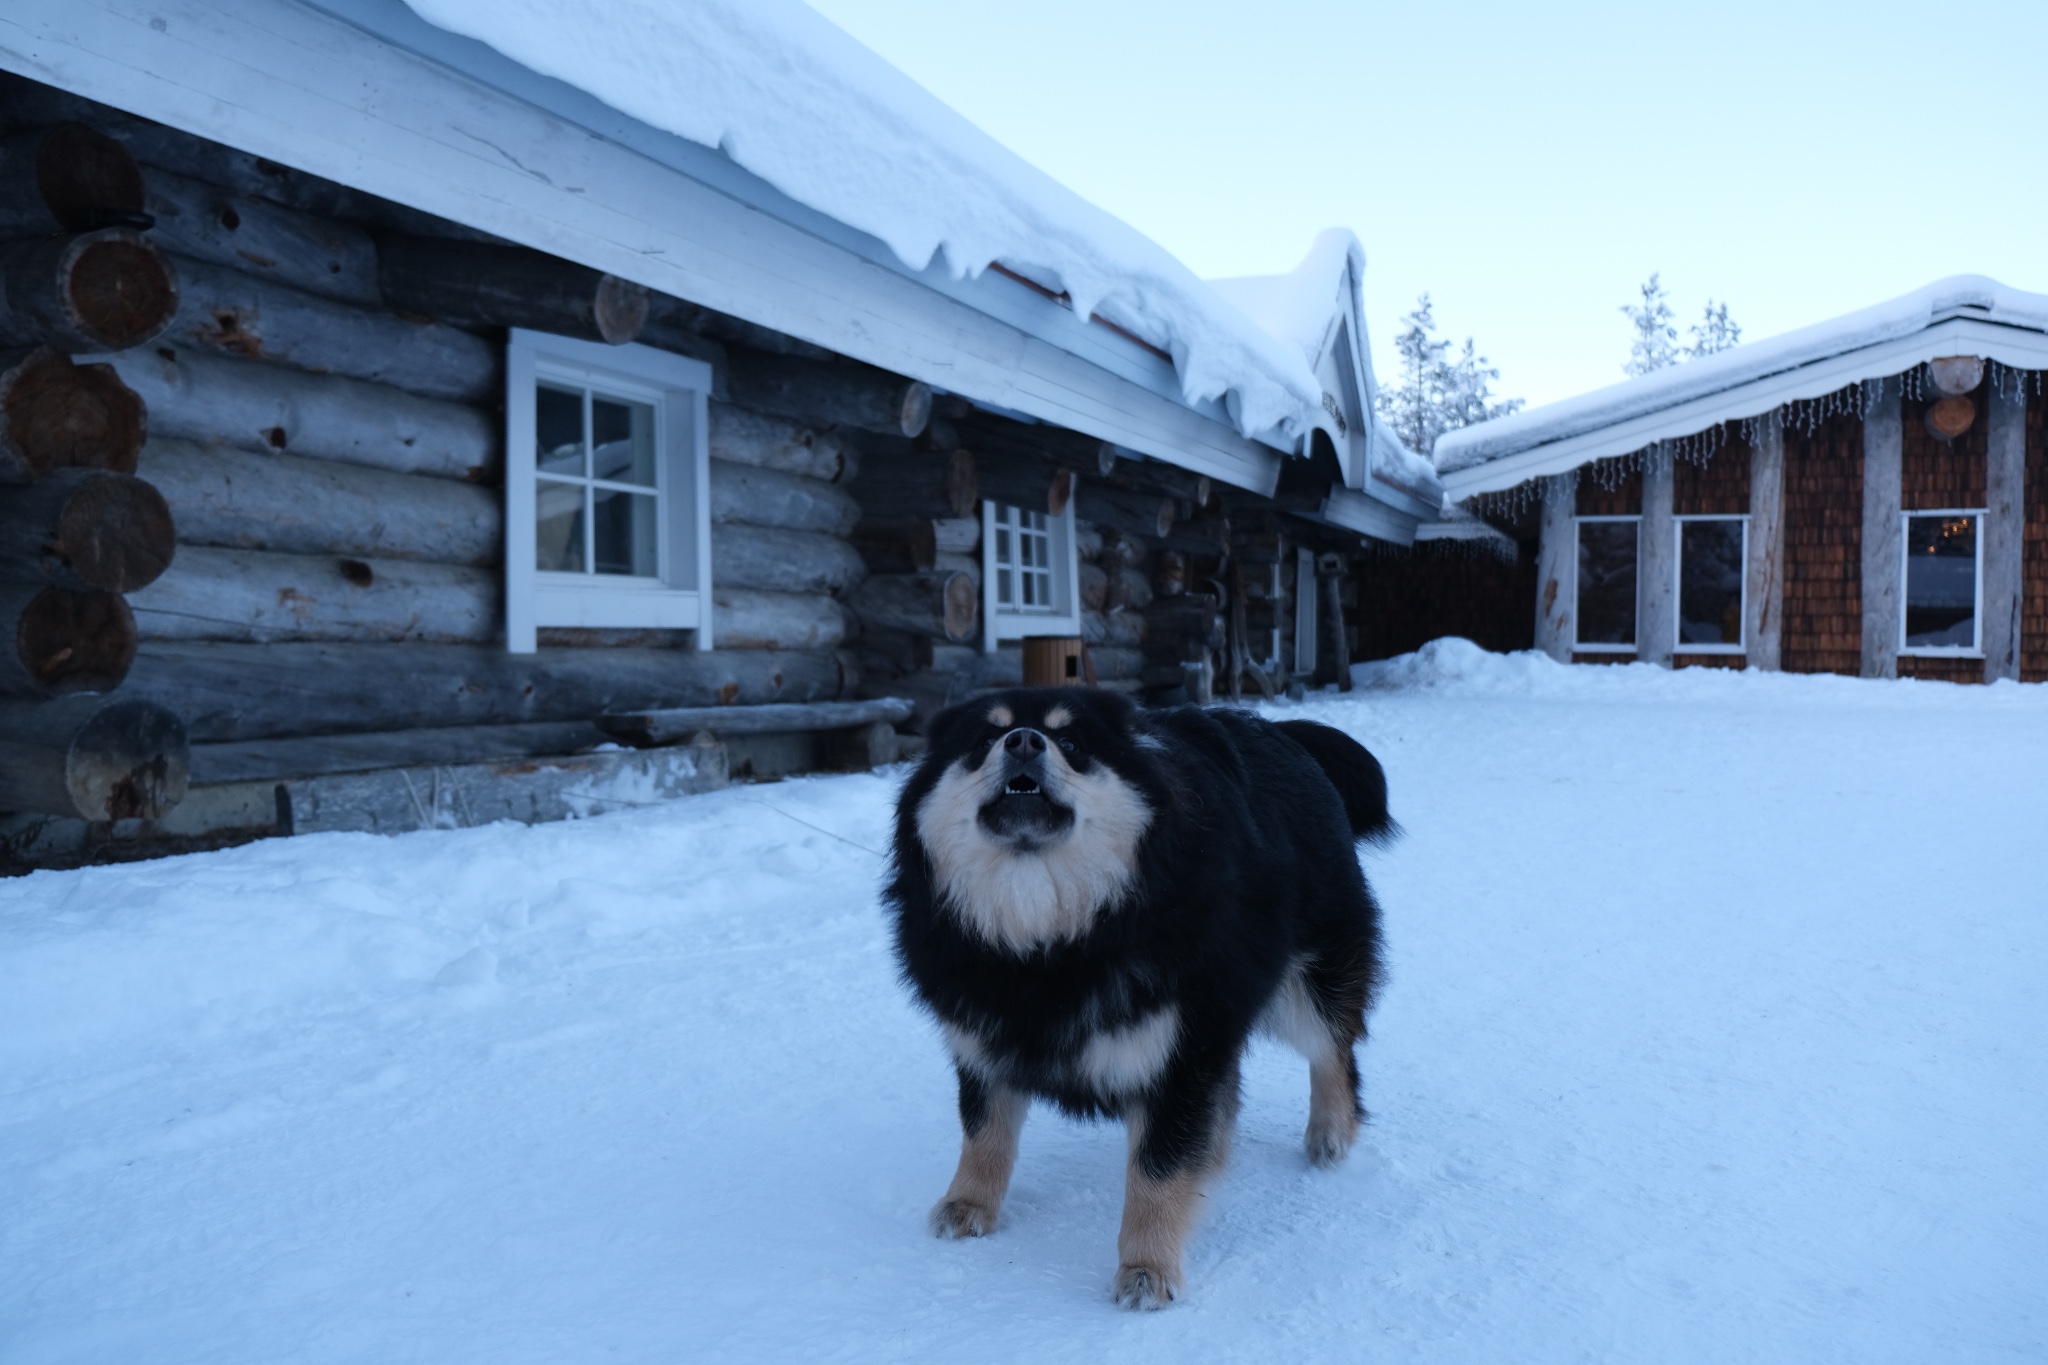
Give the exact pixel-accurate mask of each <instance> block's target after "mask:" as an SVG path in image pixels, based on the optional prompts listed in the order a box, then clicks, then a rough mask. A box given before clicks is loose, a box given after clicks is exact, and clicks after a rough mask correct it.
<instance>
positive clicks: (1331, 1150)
mask: <svg viewBox="0 0 2048 1365" xmlns="http://www.w3.org/2000/svg"><path fill="white" fill-rule="evenodd" d="M1357 1138H1358V1120H1356V1119H1352V1120H1351V1121H1350V1122H1348V1123H1346V1122H1338V1123H1311V1124H1310V1125H1309V1126H1308V1136H1307V1137H1306V1138H1305V1139H1304V1140H1303V1144H1302V1145H1303V1146H1305V1147H1306V1148H1307V1149H1308V1162H1309V1165H1311V1166H1321V1167H1323V1168H1324V1169H1325V1170H1327V1169H1328V1168H1330V1167H1332V1166H1335V1165H1336V1164H1337V1163H1338V1162H1340V1161H1342V1160H1343V1159H1344V1158H1345V1157H1346V1156H1349V1155H1350V1153H1351V1144H1352V1143H1353V1142H1354V1141H1356V1140H1357Z"/></svg>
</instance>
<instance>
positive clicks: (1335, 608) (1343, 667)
mask: <svg viewBox="0 0 2048 1365" xmlns="http://www.w3.org/2000/svg"><path fill="white" fill-rule="evenodd" d="M1316 570H1317V573H1318V575H1319V576H1320V577H1321V579H1322V587H1323V619H1324V622H1325V626H1324V628H1325V629H1326V630H1327V631H1328V632H1329V637H1330V663H1331V666H1332V667H1334V668H1335V669H1336V670H1337V690H1338V691H1339V692H1349V691H1350V690H1351V633H1350V632H1349V631H1347V630H1346V629H1345V628H1344V556H1342V555H1338V554H1326V555H1323V556H1321V557H1320V558H1319V559H1317V561H1316Z"/></svg>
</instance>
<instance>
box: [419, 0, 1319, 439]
mask: <svg viewBox="0 0 2048 1365" xmlns="http://www.w3.org/2000/svg"><path fill="white" fill-rule="evenodd" d="M406 3H407V4H408V5H409V6H411V8H412V9H413V10H414V11H415V12H416V13H418V14H419V15H420V17H421V18H423V19H425V20H427V21H428V22H429V23H432V24H434V25H436V26H438V27H440V28H444V29H447V30H448V31H450V32H452V33H459V34H462V35H464V36H466V37H470V38H475V39H478V40H479V41H481V42H484V43H486V44H488V45H489V46H491V47H493V48H495V49H497V50H498V51H499V52H501V53H503V54H504V55H505V56H507V57H509V58H511V59H512V60H513V61H516V62H518V63H520V64H521V65H522V66H525V67H527V68H529V69H531V70H533V71H537V72H540V73H541V74H543V75H547V76H552V77H555V78H556V79H558V80H562V81H565V82H567V83H568V84H570V85H573V86H576V87H577V88H578V89H580V90H583V91H585V92H586V93H588V94H590V95H593V96H595V97H596V98H598V99H601V100H603V101H604V102H605V103H607V104H609V105H611V106H612V107H613V108H615V109H617V110H619V111H620V112H622V113H624V114H627V115H630V116H631V117H633V118H636V119H639V120H640V121H642V122H643V123H646V124H649V125H650V126H652V127H656V128H660V129H663V130H664V131H667V132H670V133H674V134H676V135H677V136H679V137H684V138H688V139H689V140H690V141H692V142H697V143H701V144H703V145H704V146H707V147H715V148H718V149H719V150H721V151H723V152H724V153H725V154H726V155H727V156H729V157H731V158H732V159H733V160H734V161H735V162H737V163H738V164H739V165H741V166H743V167H745V168H746V169H747V170H749V171H751V172H752V173H753V174H755V175H758V176H760V177H761V178H762V179H763V180H766V181H767V182H768V183H769V184H771V185H773V186H775V187H776V188H777V189H778V190H780V191H782V192H783V193H784V194H787V195H788V196H789V197H790V198H792V199H795V200H796V201H797V202H799V203H801V204H804V205H807V206H808V207H810V208H813V209H816V210H818V211H819V212H821V213H825V214H827V215H829V216H830V217H832V218H835V219H837V220H838V221H840V222H842V223H845V224H847V225H848V226H850V227H854V228H858V229H860V230H861V231H863V232H866V233H869V234H871V235H872V236H874V237H876V238H878V239H880V240H881V241H882V242H884V243H886V244H887V245H888V247H889V249H890V250H891V251H893V252H894V253H895V254H896V256H897V258H898V259H900V260H901V261H902V262H903V263H904V264H905V265H907V266H909V267H910V268H911V269H913V270H920V271H921V270H924V269H926V268H927V267H928V266H931V265H932V264H934V263H935V262H939V261H943V265H944V268H945V269H947V270H949V271H951V272H952V273H953V275H954V276H955V277H959V276H967V275H979V274H980V273H981V272H982V271H983V270H985V269H987V268H988V266H989V265H991V264H992V263H995V262H1001V263H1002V264H1003V265H1004V266H1006V267H1008V268H1009V269H1011V270H1014V271H1016V272H1017V273H1019V274H1022V275H1024V276H1026V277H1028V278H1030V279H1032V280H1033V281H1035V282H1037V283H1039V284H1042V285H1044V286H1046V287H1047V288H1049V289H1051V290H1053V291H1054V292H1056V293H1057V292H1062V291H1063V292H1065V293H1066V294H1067V295H1069V296H1070V297H1071V299H1072V301H1073V307H1074V311H1075V313H1076V314H1078V315H1079V316H1081V317H1088V316H1090V315H1091V314H1097V315H1100V316H1101V317H1102V318H1104V319H1105V320H1106V321H1110V322H1114V323H1115V324H1117V325H1118V326H1120V327H1123V328H1125V329H1126V330H1128V331H1130V332H1132V333H1134V334H1136V335H1137V336H1139V337H1142V338H1144V339H1145V340H1146V341H1149V342H1151V343H1153V344H1154V345H1157V346H1159V347H1161V348H1162V349H1164V350H1166V351H1167V352H1168V353H1169V354H1171V355H1172V357H1173V363H1174V368H1175V371H1176V373H1177V374H1178V377H1179V379H1180V385H1181V391H1182V395H1183V397H1185V398H1186V399H1187V400H1188V401H1189V402H1190V403H1199V402H1205V401H1208V400H1211V399H1222V400H1224V401H1225V403H1226V404H1227V406H1228V408H1229V409H1230V412H1231V415H1232V417H1233V419H1234V420H1235V421H1236V423H1237V425H1238V429H1239V431H1240V432H1241V433H1242V434H1243V435H1246V436H1256V435H1261V434H1272V433H1276V432H1277V433H1278V434H1280V435H1281V436H1282V437H1284V438H1285V440H1286V441H1287V442H1289V443H1291V442H1292V441H1293V440H1295V439H1297V438H1298V437H1299V436H1300V435H1301V434H1302V433H1303V432H1304V431H1306V430H1307V427H1308V425H1309V423H1310V422H1311V421H1312V420H1313V414H1314V413H1315V411H1316V409H1317V406H1318V402H1319V399H1320V389H1319V387H1318V386H1317V384H1316V383H1315V380H1314V378H1313V376H1312V375H1311V374H1310V373H1309V371H1308V368H1307V366H1306V365H1305V364H1304V363H1303V362H1302V361H1301V359H1300V357H1299V356H1298V355H1296V354H1295V353H1294V352H1293V351H1292V350H1291V349H1289V348H1287V347H1284V346H1281V345H1279V344H1278V343H1276V342H1275V341H1274V340H1273V338H1271V337H1270V336H1268V335H1267V334H1266V333H1265V332H1263V331H1261V330H1260V329H1259V328H1258V327H1256V326H1253V325H1252V324H1251V323H1250V322H1249V321H1247V320H1246V319H1245V318H1244V317H1243V316H1242V315H1241V314H1239V313H1238V312H1237V310H1236V309H1234V308H1232V307H1231V306H1230V305H1229V304H1228V303H1227V302H1225V301H1224V300H1223V299H1221V298H1220V297H1218V296H1217V295H1216V294H1215V293H1214V292H1213V291H1212V290H1210V289H1208V288H1207V287H1206V286H1205V285H1203V284H1202V282H1201V281H1200V280H1198V279H1196V278H1195V276H1194V274H1193V273H1192V272H1191V271H1189V270H1188V268H1187V267H1186V266H1184V265H1182V264H1181V263H1180V262H1179V261H1178V260H1176V259H1175V258H1174V257H1173V256H1172V255H1170V254H1168V253H1167V252H1166V251H1165V250H1164V249H1163V248H1161V247H1160V246H1159V245H1158V244H1157V243H1155V242H1153V241H1151V240H1150V239H1149V238H1147V237H1145V236H1144V235H1143V234H1141V233H1139V232H1137V231H1136V230H1134V229H1132V228H1131V227H1130V226H1129V225H1127V224H1125V223H1123V222H1122V221H1120V220H1118V219H1117V218H1115V217H1112V216H1111V215H1110V214H1108V213H1105V212H1103V211H1102V210H1101V209H1099V208H1096V207H1095V206H1094V205H1093V204H1090V203H1088V202H1087V201H1086V200H1084V199H1082V198H1081V197H1080V196H1079V195H1077V194H1074V193H1073V192H1072V191H1070V190H1068V189H1067V188H1066V187H1064V186H1063V185H1061V184H1059V183H1058V182H1057V181H1055V180H1054V179H1053V178H1052V177H1051V176H1048V175H1046V174H1045V173H1044V172H1042V171H1040V170H1038V169H1037V168H1036V167H1034V166H1032V165H1030V164H1029V163H1028V162H1026V161H1025V160H1024V159H1023V158H1022V157H1019V156H1017V155H1016V154H1015V153H1013V152H1011V151H1010V150H1009V149H1007V148H1005V147H1004V146H1002V144H1000V143H998V142H997V141H996V140H995V139H994V138H991V137H990V136H988V135H987V134H986V133H984V132H982V131H981V130H980V129H979V128H976V127H975V126H974V125H973V124H972V123H970V122H968V121H967V119H965V118H963V117H962V116H961V115H960V114H958V113H956V112H955V111H954V110H952V109H951V108H949V107H948V106H947V105H945V104H944V103H942V102H941V101H940V100H939V99H937V98H936V97H935V96H933V95H932V94H931V93H930V92H928V91H926V90H925V89H924V88H923V87H922V86H920V85H918V84H917V83H916V82H915V81H913V80H911V79H910V78H909V77H908V76H905V75H904V74H903V73H902V72H900V71H898V70H896V68H894V67H892V66H890V65H889V64H888V63H887V62H885V61H883V60H882V59H881V58H880V57H879V56H877V55H875V53H873V52H871V51H869V50H868V49H867V48H865V47H863V46H861V44H859V43H858V42H856V41H855V40H854V39H853V38H852V37H850V36H848V35H847V34H846V33H845V32H843V31H841V30H840V29H838V28H836V27H835V26H833V25H832V24H831V23H830V22H829V21H827V20H826V19H824V18H823V17H822V16H820V15H819V14H817V13H815V12H814V11H812V10H810V9H808V8H806V7H805V6H803V5H802V4H799V3H797V0H693V3H690V4H680V5H679V4H669V3H662V0H490V3H483V0H406Z"/></svg>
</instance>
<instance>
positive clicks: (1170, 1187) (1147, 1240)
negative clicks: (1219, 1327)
mask: <svg viewBox="0 0 2048 1365" xmlns="http://www.w3.org/2000/svg"><path fill="white" fill-rule="evenodd" d="M1237 1108H1238V1082H1237V1076H1236V1074H1235V1069H1234V1068H1233V1073H1232V1075H1231V1076H1230V1078H1229V1080H1228V1081H1227V1082H1226V1083H1225V1084H1224V1086H1223V1088H1222V1091H1221V1093H1220V1094H1219V1095H1218V1096H1217V1102H1216V1123H1215V1127H1214V1128H1213V1129H1212V1130H1211V1131H1210V1135H1209V1149H1208V1151H1207V1152H1206V1153H1204V1155H1203V1157H1202V1159H1201V1160H1200V1161H1198V1162H1196V1163H1193V1164H1192V1165H1189V1166H1187V1167H1185V1168H1183V1169H1182V1170H1179V1171H1176V1172H1174V1173H1173V1174H1172V1175H1170V1176H1168V1177H1167V1178H1166V1179H1164V1180H1155V1179H1153V1178H1152V1177H1151V1176H1149V1175H1147V1174H1146V1173H1145V1168H1144V1166H1143V1165H1141V1164H1140V1163H1139V1161H1138V1148H1139V1145H1140V1144H1141V1143H1142V1142H1143V1141H1144V1138H1145V1116H1144V1113H1143V1111H1141V1110H1137V1109H1133V1111H1132V1112H1131V1114H1130V1118H1129V1124H1130V1158H1129V1163H1128V1165H1127V1166H1126V1167H1125V1170H1124V1218H1123V1225H1122V1226H1121V1227H1120V1228H1118V1230H1117V1236H1116V1259H1117V1267H1116V1283H1115V1286H1114V1292H1115V1295H1116V1301H1117V1303H1118V1304H1120V1305H1121V1306H1123V1307H1125V1308H1135V1309H1153V1308H1164V1307H1166V1306H1167V1305H1168V1304H1170V1303H1172V1302H1173V1301H1174V1300H1175V1299H1176V1298H1179V1297H1180V1294H1181V1291H1182V1289H1184V1288H1185V1287H1186V1280H1185V1278H1184V1277H1183V1276H1182V1274H1181V1268H1180V1259H1181V1251H1182V1249H1183V1248H1185V1247H1186V1246H1187V1241H1188V1233H1189V1231H1190V1230H1191V1229H1192V1228H1193V1227H1194V1225H1195V1212H1196V1210H1197V1209H1198V1208H1200V1206H1201V1198H1202V1185H1203V1183H1204V1182H1205V1181H1207V1180H1208V1178H1209V1177H1210V1176H1212V1175H1214V1174H1216V1172H1218V1171H1219V1170H1221V1169H1223V1163H1224V1162H1225V1160H1227V1159H1228V1158H1229V1155H1230V1139H1231V1135H1232V1134H1233V1132H1234V1131H1235V1130H1236V1127H1237Z"/></svg>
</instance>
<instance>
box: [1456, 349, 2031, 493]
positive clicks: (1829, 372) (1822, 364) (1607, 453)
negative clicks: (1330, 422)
mask: <svg viewBox="0 0 2048 1365" xmlns="http://www.w3.org/2000/svg"><path fill="white" fill-rule="evenodd" d="M1949 355H1976V356H1983V357H1985V358H1986V359H1988V360H1996V361H1998V362H2000V363H2001V364H2004V365H2009V366H2011V367H2013V368H2014V369H2023V370H2039V369H2048V335H2044V334H2043V333H2040V332H2035V331H2031V330H2028V329H2027V328H2024V327H2008V326H2006V325H2004V324H2003V323H1997V322H1986V321H1984V320H1983V319H1981V318H1948V319H1946V320H1944V321H1942V322H1937V323H1935V324H1934V325H1933V326H1931V327H1927V328H1923V329H1922V330H1920V331H1918V332H1914V333H1912V334H1911V335H1909V336H1903V337H1898V338H1895V339H1894V340H1891V341H1886V342H1882V343H1880V344H1878V345H1875V346H1865V347H1863V348H1861V349H1859V350H1854V351H1845V352H1843V353H1842V354H1840V355H1833V356H1829V357H1827V358H1826V359H1823V360H1816V361H1814V362H1813V363H1811V364H1808V365H1801V366H1799V367H1797V368H1795V369H1790V370H1783V371H1780V372H1779V373H1777V374H1772V375H1765V376H1764V377H1763V378H1761V379H1754V380H1751V381H1750V382H1749V383H1747V384H1741V385H1737V386H1736V387H1734V388H1729V389H1723V390H1722V391H1720V392H1719V393H1712V394H1708V395H1706V396H1704V397H1701V398H1695V399H1692V400H1691V401H1689V402H1685V403H1678V404H1675V405H1673V406H1671V407H1668V408H1661V409H1659V410H1657V411H1656V412H1649V413H1644V414H1642V415H1641V416H1638V417H1631V418H1628V419H1626V420H1624V421H1620V422H1615V423H1613V424H1611V425H1608V426H1603V427H1598V428H1596V429H1594V430H1592V431H1588V432H1584V433H1582V434H1580V435H1577V436H1571V437H1567V438H1565V439H1563V440H1558V441H1551V442H1547V443H1546V444H1543V445H1539V446H1534V447H1532V448H1530V449H1528V450H1524V451H1518V452H1516V453H1515V454H1512V455H1503V456H1500V457H1499V458H1497V459H1493V460H1489V461H1488V462H1486V463H1485V464H1478V465H1473V466H1471V467H1469V468H1466V469H1460V470H1457V471H1455V472H1453V473H1449V474H1445V475H1444V476H1443V481H1444V487H1445V488H1446V489H1447V490H1448V491H1449V494H1450V496H1451V498H1452V499H1453V500H1455V501H1461V502H1462V501H1463V500H1464V499H1466V498H1469V497H1472V496H1473V495H1475V494H1479V493H1497V492H1500V491H1501V490H1503V489H1507V488H1513V487H1515V486H1516V485H1517V484H1520V483H1524V482H1526V481H1528V480H1530V479H1534V478H1541V477H1543V476H1544V475H1547V474H1562V473H1564V472H1565V471H1566V470H1571V469H1577V468H1579V467H1580V466H1581V465H1586V464H1590V463H1592V462H1593V461H1594V460H1604V459H1608V458H1610V457H1612V456H1615V455H1632V454H1634V453H1635V452H1636V451H1638V450H1641V449H1643V448H1644V447H1645V446H1648V445H1650V444H1651V443H1652V442H1656V441H1669V440H1677V439H1679V438H1681V437H1685V436H1692V435H1696V434H1697V433H1699V432H1702V431H1705V430H1706V429H1707V428H1709V427H1712V426H1715V425H1717V424H1719V423H1722V422H1729V421H1738V420H1740V419H1742V418H1745V417H1759V416H1762V415H1763V414H1764V413H1767V412H1772V411H1775V410H1776V409H1778V408H1780V407H1783V406H1784V405H1785V404H1787V403H1791V402H1796V401H1798V400H1799V399H1802V398H1819V397H1822V396H1824V395H1826V394H1830V393H1833V392H1835V391H1836V390H1837V389H1840V388H1842V387H1843V386H1845V385H1848V384H1853V383H1855V382H1857V381H1858V380H1862V379H1878V378H1883V377H1887V376H1890V375H1895V374H1901V373H1904V372H1905V371H1906V370H1909V369H1911V368H1913V367H1914V366H1915V365H1920V364H1923V363H1925V362H1927V361H1929V360H1933V359H1936V358H1937V357H1940V356H1949Z"/></svg>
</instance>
